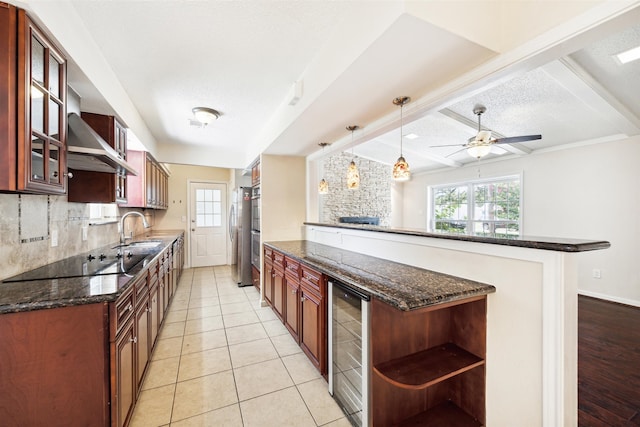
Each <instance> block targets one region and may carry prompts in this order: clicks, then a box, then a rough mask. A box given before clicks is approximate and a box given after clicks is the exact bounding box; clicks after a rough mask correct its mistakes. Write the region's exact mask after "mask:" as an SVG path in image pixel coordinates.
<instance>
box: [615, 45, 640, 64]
mask: <svg viewBox="0 0 640 427" xmlns="http://www.w3.org/2000/svg"><path fill="white" fill-rule="evenodd" d="M614 56H615V57H616V59H617V60H618V61H620V63H621V64H627V63H629V62H632V61H636V60H638V59H640V46H636V47H634V48H632V49H629V50H625V51H624V52H620V53H619V54H617V55H614Z"/></svg>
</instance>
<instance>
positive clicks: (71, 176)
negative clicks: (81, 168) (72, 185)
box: [64, 172, 73, 178]
mask: <svg viewBox="0 0 640 427" xmlns="http://www.w3.org/2000/svg"><path fill="white" fill-rule="evenodd" d="M64 174H65V175H66V176H67V177H68V178H73V172H65V173H64Z"/></svg>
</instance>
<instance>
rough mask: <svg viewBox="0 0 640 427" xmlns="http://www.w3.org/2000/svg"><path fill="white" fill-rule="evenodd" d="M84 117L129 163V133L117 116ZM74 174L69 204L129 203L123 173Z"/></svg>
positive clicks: (77, 172) (85, 172)
mask: <svg viewBox="0 0 640 427" xmlns="http://www.w3.org/2000/svg"><path fill="white" fill-rule="evenodd" d="M81 117H82V120H84V121H85V122H87V124H88V125H89V126H91V128H92V129H93V130H94V131H96V133H97V134H98V135H100V137H102V139H104V140H105V141H106V142H107V144H109V146H111V147H112V148H113V149H114V150H115V151H116V152H117V153H118V156H119V157H120V158H121V159H122V160H127V129H126V128H125V127H124V126H123V125H122V124H121V123H120V122H119V121H118V120H117V119H116V118H115V117H114V116H106V115H102V114H94V113H84V112H83V113H82V115H81ZM71 172H73V178H72V179H70V180H69V201H70V202H93V203H122V204H124V203H127V174H126V171H124V170H123V169H118V171H117V172H115V173H107V172H95V171H86V170H74V169H71ZM138 173H141V172H140V171H139V170H138Z"/></svg>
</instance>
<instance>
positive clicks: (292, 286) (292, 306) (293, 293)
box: [284, 276, 300, 343]
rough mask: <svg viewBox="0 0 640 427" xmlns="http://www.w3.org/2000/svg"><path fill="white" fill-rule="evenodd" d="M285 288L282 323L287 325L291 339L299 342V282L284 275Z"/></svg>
mask: <svg viewBox="0 0 640 427" xmlns="http://www.w3.org/2000/svg"><path fill="white" fill-rule="evenodd" d="M285 283H286V289H285V294H284V299H285V319H284V325H285V326H286V327H287V329H288V330H289V332H290V333H291V335H292V336H293V339H295V340H296V342H298V343H299V342H300V337H299V336H298V322H299V316H300V299H299V297H298V293H299V290H300V284H299V282H297V281H295V280H294V279H291V278H290V277H289V276H285Z"/></svg>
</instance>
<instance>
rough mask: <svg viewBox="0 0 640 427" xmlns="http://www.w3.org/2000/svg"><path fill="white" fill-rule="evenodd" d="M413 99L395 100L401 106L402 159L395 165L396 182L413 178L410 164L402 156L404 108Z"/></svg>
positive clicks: (400, 98) (399, 98) (406, 97)
mask: <svg viewBox="0 0 640 427" xmlns="http://www.w3.org/2000/svg"><path fill="white" fill-rule="evenodd" d="M409 101H411V98H409V97H408V96H400V97H398V98H396V99H394V100H393V103H394V104H395V105H399V106H400V157H398V160H397V161H396V163H395V164H394V165H393V179H394V180H396V181H408V180H409V179H410V178H411V170H410V169H409V163H407V161H406V160H405V159H404V156H403V155H402V107H404V104H407V103H409Z"/></svg>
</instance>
